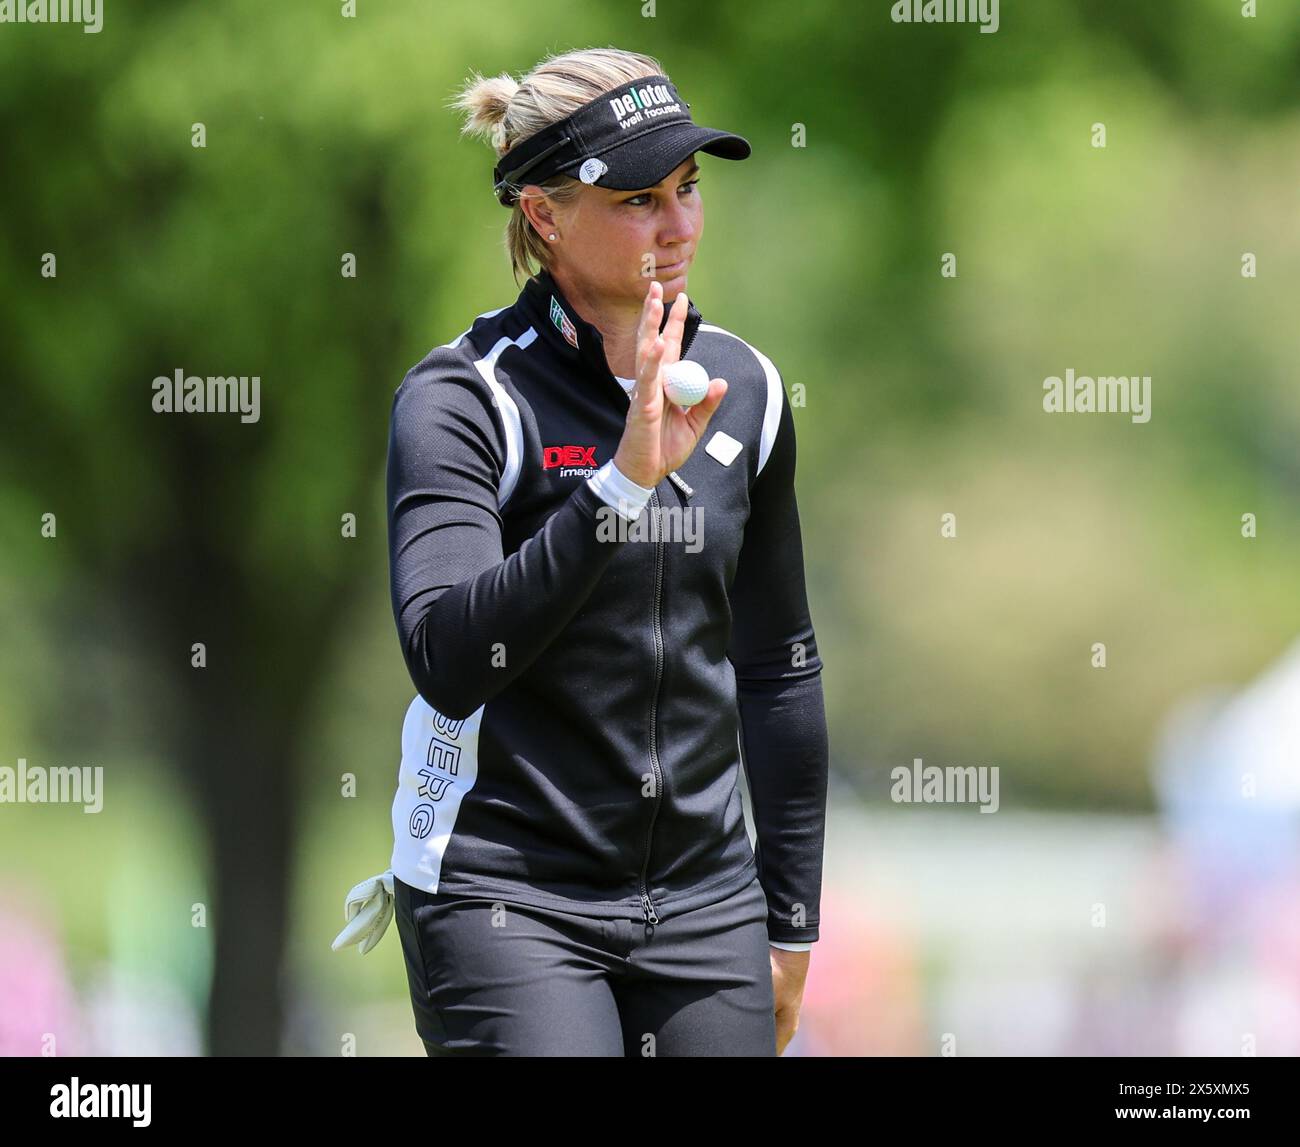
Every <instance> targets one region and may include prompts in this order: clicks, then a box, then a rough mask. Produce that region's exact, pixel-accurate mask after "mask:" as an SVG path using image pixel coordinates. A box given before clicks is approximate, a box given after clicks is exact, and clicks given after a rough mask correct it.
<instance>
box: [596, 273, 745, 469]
mask: <svg viewBox="0 0 1300 1147" xmlns="http://www.w3.org/2000/svg"><path fill="white" fill-rule="evenodd" d="M663 295H664V288H663V284H662V283H661V282H659V280H658V279H651V280H650V286H649V289H648V290H647V291H646V297H645V305H644V306H643V307H642V309H641V324H640V326H639V327H638V329H637V339H636V385H635V386H634V387H633V388H632V394H631V401H630V403H629V405H628V409H627V424H626V426H625V427H624V430H623V438H622V440H621V441H620V442H619V444H618V450H617V451H616V452H615V454H614V465H615V466H617V467H618V469H619V470H620V471H621V472H622V473H623V474H624V475H625V476H626V477H627V478H630V479H631V480H632V481H633V482H636V483H637V484H638V485H641V486H649V487H654V486H657V485H659V483H660V482H661V481H663V479H664V477H665V476H666V475H667V474H668V473H669V472H670V471H673V470H676V469H677V468H678V467H679V466H681V465H682V464H683V463H685V461H686V459H687V458H689V457H690V456H691V453H692V451H694V449H695V446H696V443H698V442H699V440H700V439H701V438H702V437H703V436H704V430H705V428H706V427H707V426H708V425H709V419H711V418H712V417H713V412H714V411H715V410H717V409H718V405H719V404H720V403H721V402H722V396H723V395H724V394H726V393H727V383H726V381H725V380H724V379H721V378H714V379H710V380H709V390H708V393H707V394H706V395H705V396H704V398H703V399H701V400H700V401H699V402H698V403H697V404H696V405H695V406H691V407H687V408H685V409H683V408H682V407H680V406H677V405H675V404H674V403H672V402H669V401H668V398H667V396H666V395H665V394H664V384H663V368H664V367H665V366H667V365H668V364H669V363H672V362H677V361H678V359H679V358H680V357H681V353H682V331H683V329H684V327H685V324H686V310H687V306H688V304H689V300H688V299H687V297H686V292H685V291H679V292H678V294H677V298H675V299H674V300H673V305H672V309H671V310H670V311H669V312H668V321H667V323H665V324H664V329H663V331H662V332H660V330H659V324H660V323H661V322H662V319H663V309H664V302H663Z"/></svg>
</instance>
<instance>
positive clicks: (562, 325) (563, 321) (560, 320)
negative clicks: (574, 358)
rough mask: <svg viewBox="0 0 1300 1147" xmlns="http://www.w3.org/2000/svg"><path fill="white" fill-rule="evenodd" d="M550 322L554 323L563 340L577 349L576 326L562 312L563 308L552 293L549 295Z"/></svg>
mask: <svg viewBox="0 0 1300 1147" xmlns="http://www.w3.org/2000/svg"><path fill="white" fill-rule="evenodd" d="M551 322H553V323H554V324H555V327H556V329H557V330H558V331H559V332H560V334H562V335H563V336H564V341H565V342H567V343H569V344H570V345H571V346H572V347H573V348H574V350H577V349H578V328H577V327H575V326H574V325H573V320H572V319H570V318H569V316H568V315H566V314H565V313H564V308H563V307H562V306H560V304H559V301H558V300H557V299H556V297H555V296H554V295H552V296H551Z"/></svg>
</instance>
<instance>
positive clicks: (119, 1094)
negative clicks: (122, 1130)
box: [50, 1075, 153, 1127]
mask: <svg viewBox="0 0 1300 1147" xmlns="http://www.w3.org/2000/svg"><path fill="white" fill-rule="evenodd" d="M152 1093H153V1084H151V1083H82V1082H81V1081H80V1079H79V1077H77V1076H75V1075H74V1076H73V1077H72V1082H70V1083H56V1084H55V1085H54V1086H53V1087H51V1088H50V1117H51V1118H52V1119H129V1120H131V1126H133V1127H148V1126H149V1124H150V1122H151V1121H152V1116H151V1115H150V1107H151V1102H152Z"/></svg>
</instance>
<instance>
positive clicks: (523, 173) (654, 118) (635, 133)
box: [492, 76, 750, 207]
mask: <svg viewBox="0 0 1300 1147" xmlns="http://www.w3.org/2000/svg"><path fill="white" fill-rule="evenodd" d="M690 106H691V105H690V104H688V103H687V102H686V101H685V100H683V99H682V98H681V97H680V96H679V95H678V94H677V89H676V88H675V87H673V83H672V81H671V80H670V79H669V78H668V77H667V76H643V77H642V78H640V79H637V80H632V81H631V82H630V83H626V84H623V85H622V86H621V87H617V88H611V89H610V90H609V91H607V92H605V93H604V94H603V95H600V96H597V97H596V98H595V99H594V100H592V101H591V102H590V103H586V104H583V105H582V107H580V108H578V110H577V111H575V112H573V113H572V114H571V115H568V116H566V117H565V118H564V119H562V120H560V121H559V122H558V123H553V124H551V125H550V126H549V127H546V128H544V129H543V130H541V131H539V132H537V133H536V134H535V135H531V136H529V137H528V138H527V139H526V140H524V141H523V142H521V143H518V144H516V145H515V146H514V147H512V148H511V149H510V150H509V151H508V152H506V154H505V155H503V156H502V157H501V158H500V159H499V160H497V164H496V167H495V168H493V170H492V180H493V190H494V191H495V192H496V195H497V198H498V199H499V200H500V201H501V203H502V204H503V205H504V206H506V207H512V206H513V205H514V204H515V202H516V200H517V199H518V196H517V195H516V193H515V190H514V189H515V188H518V187H522V186H523V185H524V184H526V183H541V182H543V181H544V180H546V179H549V178H550V177H551V176H552V175H555V174H556V173H557V172H558V173H563V174H565V175H570V176H572V177H573V178H575V179H580V180H582V182H583V183H591V184H595V186H597V187H608V188H610V189H612V190H616V191H638V190H640V189H642V188H645V187H653V186H654V185H655V184H657V183H659V182H660V180H662V179H663V178H664V177H665V176H667V175H668V174H669V173H671V172H672V171H673V170H674V169H675V168H676V167H677V166H678V165H679V164H681V163H682V162H683V161H684V160H685V159H686V157H687V156H689V155H691V154H693V153H694V152H697V151H702V152H705V153H706V154H708V155H716V156H718V157H720V158H722V159H745V158H746V157H748V155H749V150H750V149H749V141H748V140H746V139H744V138H742V137H741V136H738V135H732V134H731V133H730V132H726V131H718V130H716V129H715V128H707V127H699V126H697V125H696V124H695V123H694V122H692V120H691V114H690V110H689V109H690Z"/></svg>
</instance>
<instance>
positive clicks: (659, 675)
mask: <svg viewBox="0 0 1300 1147" xmlns="http://www.w3.org/2000/svg"><path fill="white" fill-rule="evenodd" d="M694 340H695V331H694V330H692V331H691V332H690V335H689V336H688V337H687V339H686V341H685V342H684V343H683V344H682V349H681V353H682V354H683V355H684V354H685V353H686V352H687V350H689V349H690V345H691V343H692V342H693V341H694ZM611 374H612V372H611ZM619 389H620V390H622V387H619ZM625 397H628V396H627V395H626V394H625ZM672 477H674V478H676V475H675V474H674V475H672ZM678 481H681V480H680V479H678ZM683 484H684V483H683ZM687 491H688V495H687V496H688V497H689V495H690V493H693V491H691V490H690V488H689V487H687ZM650 504H651V505H653V506H654V507H655V512H656V513H657V512H658V509H659V491H658V490H657V489H656V490H652V491H651V493H650ZM663 546H664V543H663V539H662V538H661V537H659V536H658V533H656V536H655V601H654V612H653V618H654V635H655V687H654V693H653V695H652V697H651V700H650V768H651V771H652V773H653V775H654V779H655V803H654V808H653V809H652V810H651V812H650V824H649V827H647V829H646V837H645V862H644V863H643V864H642V866H641V911H642V914H643V915H644V916H645V920H646V923H647V924H658V923H659V916H658V913H656V912H655V904H654V901H653V900H652V899H651V898H650V888H649V886H648V884H647V880H648V879H649V872H650V849H651V846H652V844H653V841H654V829H655V818H656V817H657V816H658V815H659V805H660V802H661V801H662V800H663V797H664V778H663V770H662V768H661V767H660V764H659V748H658V729H659V686H660V684H661V682H662V681H663V665H664V640H663V625H662V622H661V619H660V604H661V600H662V591H663V571H664V549H663Z"/></svg>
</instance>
